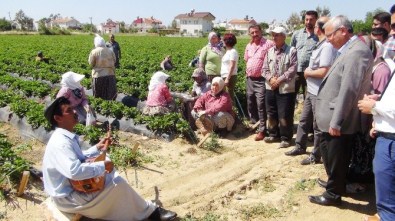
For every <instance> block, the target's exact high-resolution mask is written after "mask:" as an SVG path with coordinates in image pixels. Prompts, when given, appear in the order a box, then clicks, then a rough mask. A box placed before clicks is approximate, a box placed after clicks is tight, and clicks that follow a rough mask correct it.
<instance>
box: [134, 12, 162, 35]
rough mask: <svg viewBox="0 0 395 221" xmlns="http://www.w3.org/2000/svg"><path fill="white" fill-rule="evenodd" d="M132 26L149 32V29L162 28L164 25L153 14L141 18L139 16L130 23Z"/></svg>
mask: <svg viewBox="0 0 395 221" xmlns="http://www.w3.org/2000/svg"><path fill="white" fill-rule="evenodd" d="M130 28H134V29H137V30H138V31H140V32H147V31H148V30H151V29H155V30H157V29H161V28H163V27H162V21H161V20H158V19H156V18H154V17H153V16H151V17H150V18H140V17H137V19H136V20H134V21H133V22H132V24H131V25H130Z"/></svg>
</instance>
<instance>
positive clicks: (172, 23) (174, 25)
mask: <svg viewBox="0 0 395 221" xmlns="http://www.w3.org/2000/svg"><path fill="white" fill-rule="evenodd" d="M171 28H174V29H176V28H177V21H176V20H175V19H174V20H173V21H172V22H171Z"/></svg>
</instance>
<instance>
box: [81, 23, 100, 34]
mask: <svg viewBox="0 0 395 221" xmlns="http://www.w3.org/2000/svg"><path fill="white" fill-rule="evenodd" d="M81 28H82V31H83V32H93V33H96V32H97V29H96V26H94V25H92V24H82V26H81Z"/></svg>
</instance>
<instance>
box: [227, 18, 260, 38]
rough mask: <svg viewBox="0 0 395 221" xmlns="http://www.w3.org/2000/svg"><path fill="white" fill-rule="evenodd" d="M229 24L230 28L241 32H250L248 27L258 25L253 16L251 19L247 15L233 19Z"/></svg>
mask: <svg viewBox="0 0 395 221" xmlns="http://www.w3.org/2000/svg"><path fill="white" fill-rule="evenodd" d="M228 24H229V28H228V30H230V31H233V30H234V31H239V32H240V33H241V34H248V27H250V26H251V25H256V24H257V22H256V21H255V20H254V19H253V18H251V19H249V18H248V16H246V17H245V18H244V19H232V20H230V21H229V23H228Z"/></svg>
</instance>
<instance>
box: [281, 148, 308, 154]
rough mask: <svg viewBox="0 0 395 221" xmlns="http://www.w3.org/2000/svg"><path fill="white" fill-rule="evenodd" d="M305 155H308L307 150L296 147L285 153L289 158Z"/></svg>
mask: <svg viewBox="0 0 395 221" xmlns="http://www.w3.org/2000/svg"><path fill="white" fill-rule="evenodd" d="M305 153H306V150H305V149H302V148H299V147H295V148H293V149H292V150H290V151H288V152H285V155H287V156H297V155H302V154H305Z"/></svg>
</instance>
